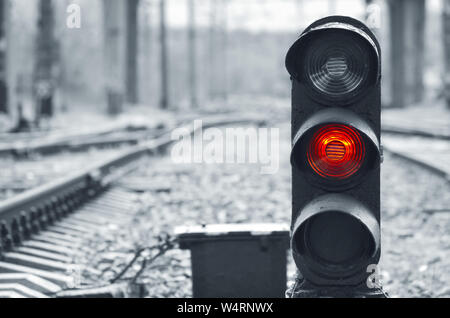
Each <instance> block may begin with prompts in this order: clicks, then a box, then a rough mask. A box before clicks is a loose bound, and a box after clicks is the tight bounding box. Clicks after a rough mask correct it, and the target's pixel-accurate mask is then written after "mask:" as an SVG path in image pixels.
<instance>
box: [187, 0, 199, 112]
mask: <svg viewBox="0 0 450 318" xmlns="http://www.w3.org/2000/svg"><path fill="white" fill-rule="evenodd" d="M188 23H189V31H188V46H189V50H188V51H189V65H188V68H189V78H188V81H189V95H190V102H191V108H192V109H195V108H197V107H198V102H197V46H196V32H195V31H196V30H195V0H188Z"/></svg>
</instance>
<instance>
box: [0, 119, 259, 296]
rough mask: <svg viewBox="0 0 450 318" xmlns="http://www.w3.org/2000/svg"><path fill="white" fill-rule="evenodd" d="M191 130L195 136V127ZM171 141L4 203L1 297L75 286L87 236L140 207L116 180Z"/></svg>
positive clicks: (119, 288)
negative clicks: (78, 263)
mask: <svg viewBox="0 0 450 318" xmlns="http://www.w3.org/2000/svg"><path fill="white" fill-rule="evenodd" d="M248 123H258V124H261V121H258V120H255V119H245V118H239V119H227V118H215V119H207V120H204V121H203V128H208V127H213V126H226V125H231V124H233V125H234V124H248ZM187 128H189V129H188V131H189V134H192V133H193V130H194V128H193V127H190V126H188V127H187ZM172 143H173V141H172V140H171V137H170V133H165V134H164V135H162V136H160V137H158V138H154V139H151V140H149V141H147V142H145V143H142V144H139V145H137V146H134V147H132V148H130V149H127V150H125V151H123V152H121V153H120V154H117V155H115V156H114V157H113V158H110V159H108V160H105V161H104V162H101V163H97V164H95V165H93V166H91V167H88V168H85V169H83V170H81V171H76V172H74V173H72V174H70V175H68V176H65V177H63V178H59V179H57V180H54V181H51V182H49V183H46V184H44V185H42V186H39V187H37V188H34V189H31V190H29V191H26V192H23V193H21V194H19V195H17V196H15V197H12V198H10V199H7V200H6V201H3V202H2V203H1V204H0V297H50V296H52V295H56V294H58V292H61V291H62V290H65V289H67V288H70V287H71V286H74V285H76V282H75V281H74V276H73V275H71V274H70V273H71V272H73V271H78V270H80V268H79V265H77V262H76V259H77V257H80V255H83V253H86V252H88V251H89V247H87V246H84V245H83V242H84V240H85V239H86V238H88V237H90V236H95V235H96V232H97V231H98V229H99V228H100V227H112V228H114V227H120V226H121V224H123V223H124V222H128V221H129V220H130V218H132V217H133V215H134V214H135V213H136V212H137V209H138V207H137V206H138V205H137V204H136V202H135V199H136V197H135V194H134V193H135V191H134V190H132V189H130V187H129V186H124V184H120V182H119V183H118V181H119V180H121V179H123V178H125V177H126V176H127V175H129V174H130V173H131V172H132V171H134V170H135V169H137V168H138V167H139V166H140V165H142V161H143V160H145V159H146V158H148V157H152V156H156V155H159V154H163V153H164V152H165V151H166V150H167V148H168V147H169V146H170V145H171V144H172ZM84 270H88V271H92V272H93V273H96V272H97V271H98V269H95V268H88V269H84ZM89 295H95V296H111V297H112V296H118V295H123V285H121V284H116V285H112V286H109V287H108V288H107V289H96V290H91V291H88V292H83V293H82V296H84V297H86V296H89ZM59 296H64V294H59ZM71 296H72V297H73V296H77V295H75V294H71Z"/></svg>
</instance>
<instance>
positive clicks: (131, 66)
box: [125, 0, 139, 104]
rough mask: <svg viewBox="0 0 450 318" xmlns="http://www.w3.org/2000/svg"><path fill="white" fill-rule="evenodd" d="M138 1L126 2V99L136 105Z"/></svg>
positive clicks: (130, 0)
mask: <svg viewBox="0 0 450 318" xmlns="http://www.w3.org/2000/svg"><path fill="white" fill-rule="evenodd" d="M138 6H139V0H126V28H127V36H126V41H127V44H126V59H127V60H126V83H125V85H126V98H127V102H129V103H132V104H137V103H138V99H139V97H138V96H139V94H138V67H137V52H138V30H139V26H138V14H137V10H138Z"/></svg>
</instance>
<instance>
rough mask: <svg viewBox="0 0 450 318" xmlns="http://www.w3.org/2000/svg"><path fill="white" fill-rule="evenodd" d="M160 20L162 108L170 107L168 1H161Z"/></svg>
mask: <svg viewBox="0 0 450 318" xmlns="http://www.w3.org/2000/svg"><path fill="white" fill-rule="evenodd" d="M159 5H160V6H159V22H160V41H161V61H160V65H161V101H160V107H161V108H162V109H168V108H169V86H168V85H169V65H168V58H169V57H168V47H167V30H166V3H165V0H160V2H159Z"/></svg>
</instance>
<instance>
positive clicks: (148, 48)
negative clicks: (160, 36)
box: [140, 2, 154, 103]
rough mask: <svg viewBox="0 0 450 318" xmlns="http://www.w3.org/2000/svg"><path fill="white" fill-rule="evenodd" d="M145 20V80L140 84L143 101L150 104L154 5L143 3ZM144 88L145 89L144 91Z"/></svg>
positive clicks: (142, 76) (143, 24) (141, 76)
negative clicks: (152, 13)
mask: <svg viewBox="0 0 450 318" xmlns="http://www.w3.org/2000/svg"><path fill="white" fill-rule="evenodd" d="M143 6H144V7H143V19H142V31H143V32H142V57H143V58H142V61H143V67H142V68H141V72H143V73H141V74H140V78H141V79H143V81H142V84H140V87H141V90H140V94H141V100H144V101H145V102H147V103H148V102H149V100H148V98H149V97H150V96H151V93H150V92H151V88H152V80H153V76H152V75H153V74H152V73H153V72H154V71H153V70H152V56H153V52H152V49H153V46H152V43H151V42H152V27H151V21H152V15H151V12H152V5H151V4H150V3H149V2H143ZM142 88H143V89H142Z"/></svg>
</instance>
